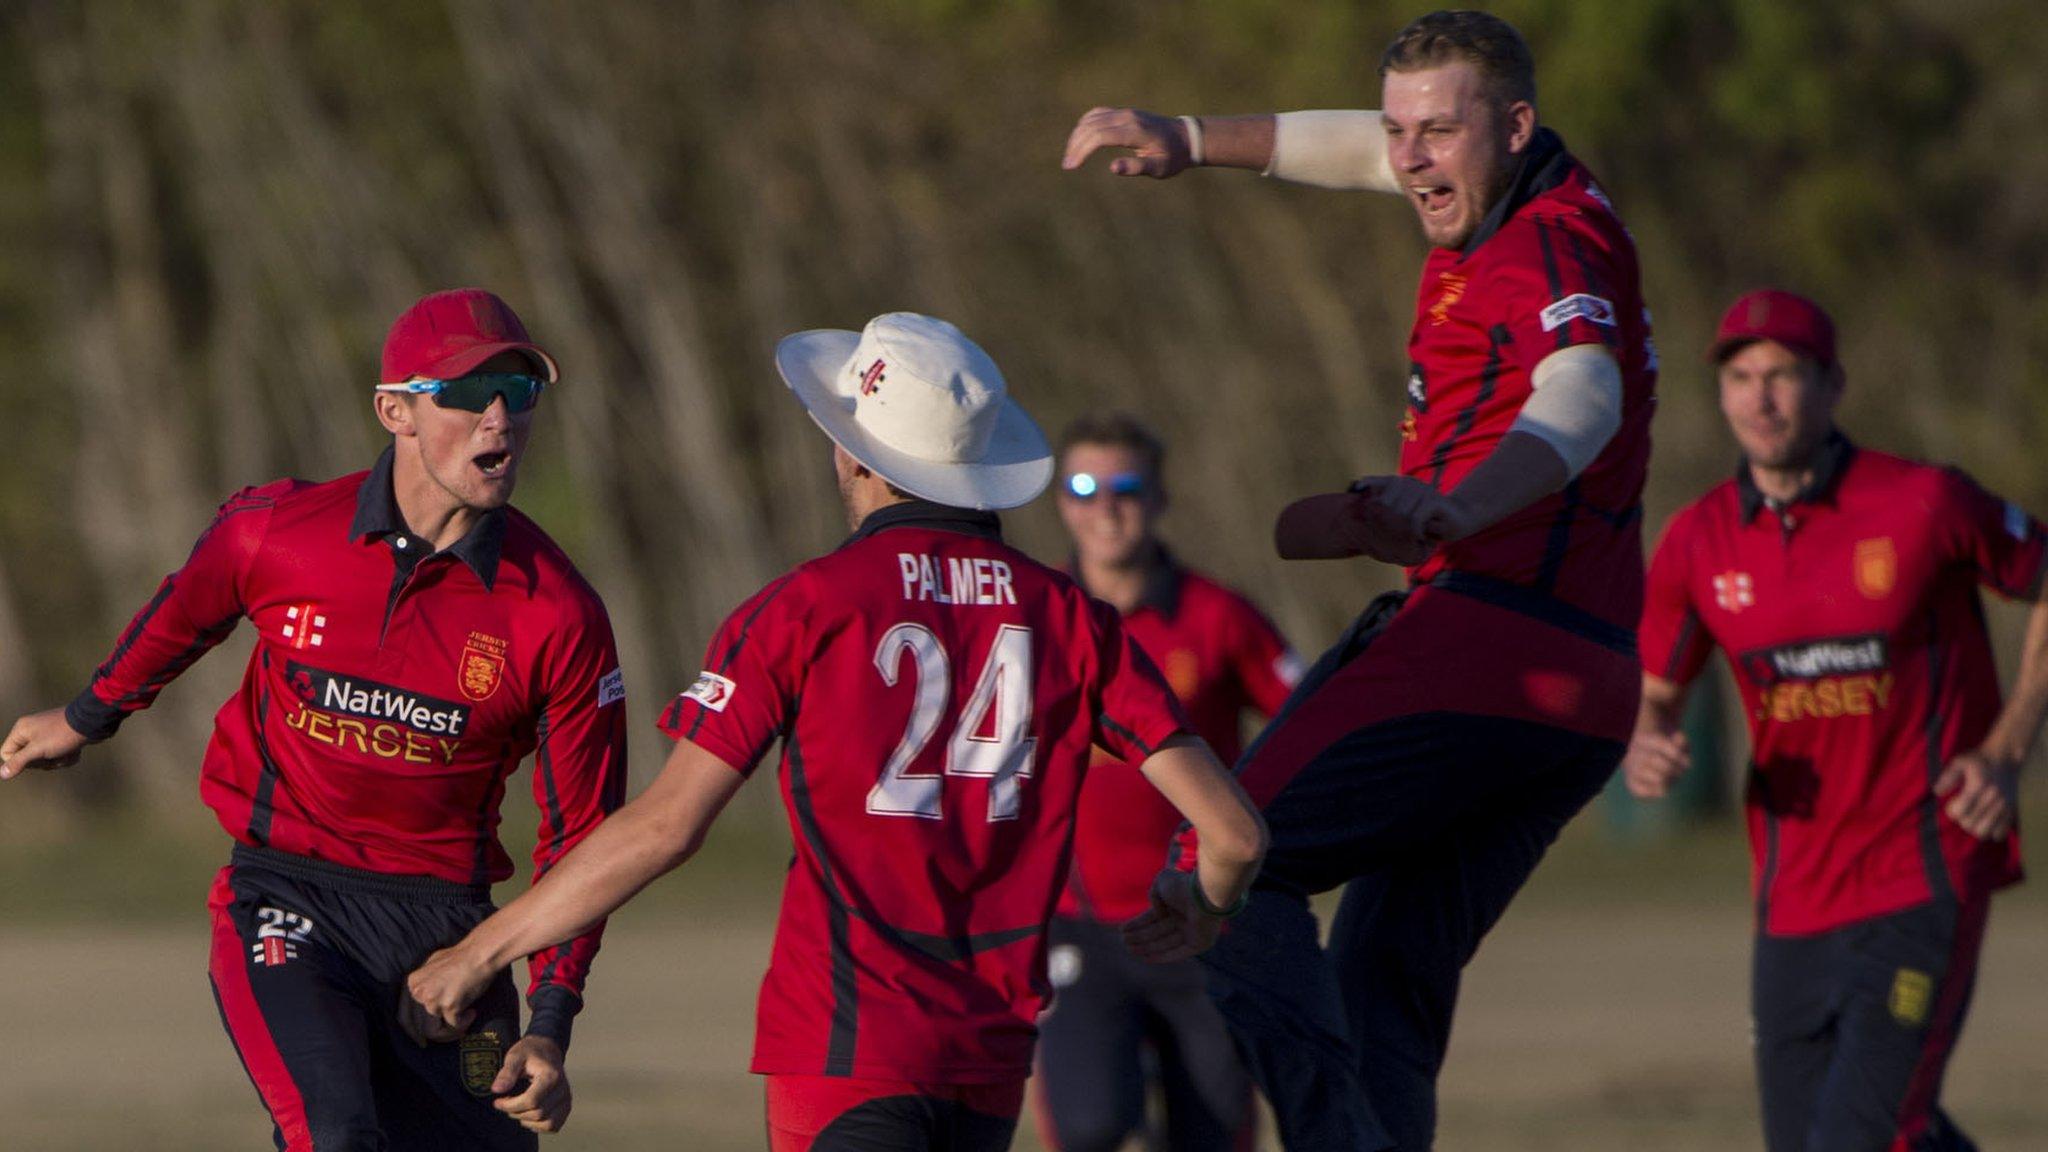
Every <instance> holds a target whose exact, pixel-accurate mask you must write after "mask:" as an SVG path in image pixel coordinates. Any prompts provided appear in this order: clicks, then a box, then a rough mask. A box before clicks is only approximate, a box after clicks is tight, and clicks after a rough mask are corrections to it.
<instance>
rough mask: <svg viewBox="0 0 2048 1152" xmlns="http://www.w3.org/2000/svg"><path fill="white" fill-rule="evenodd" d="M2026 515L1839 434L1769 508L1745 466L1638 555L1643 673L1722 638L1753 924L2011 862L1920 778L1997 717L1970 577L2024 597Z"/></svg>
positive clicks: (2009, 869)
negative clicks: (1742, 721)
mask: <svg viewBox="0 0 2048 1152" xmlns="http://www.w3.org/2000/svg"><path fill="white" fill-rule="evenodd" d="M2043 541H2044V535H2043V530H2042V527H2041V524H2040V523H2039V522H2038V521H2036V520H2035V519H2033V518H2032V517H2031V516H2028V515H2027V514H2026V513H2025V512H2024V511H2022V510H2021V509H2020V508H2019V507H2018V506H2017V505H2014V504H2011V503H2009V502H2006V501H2003V500H2000V499H1998V498H1997V497H1995V496H1992V495H1991V494H1989V493H1987V492H1985V491H1984V490H1983V489H1982V488H1979V487H1978V486H1977V485H1976V484H1975V483H1974V482H1972V481H1971V480H1970V478H1969V477H1968V476H1966V475H1964V474H1963V473H1961V472H1959V471H1957V470H1955V469H1952V468H1942V467H1937V466H1934V465H1929V464H1922V463H1917V462H1914V461H1910V460H1903V459H1900V458H1898V457H1896V456H1888V455H1885V454H1883V453H1879V452H1872V451H1868V450H1858V449H1856V448H1854V447H1852V446H1851V445H1850V444H1849V442H1848V441H1847V440H1845V439H1842V438H1841V437H1840V436H1839V435H1837V436H1836V437H1835V438H1833V439H1831V440H1830V441H1829V442H1828V444H1827V445H1826V447H1825V448H1824V450H1823V453H1822V460H1821V465H1820V467H1819V468H1818V470H1817V471H1816V474H1815V478H1814V481H1813V483H1812V484H1811V485H1810V486H1809V487H1808V489H1807V491H1805V492H1804V493H1802V494H1801V495H1800V496H1799V497H1798V498H1796V499H1794V500H1793V501H1791V502H1790V503H1789V504H1786V505H1783V506H1781V507H1773V506H1771V505H1770V504H1769V503H1768V502H1767V501H1766V500H1765V499H1764V496H1763V494H1762V493H1761V492H1759V491H1758V490H1757V488H1756V486H1755V484H1754V482H1753V481H1752V480H1751V479H1750V474H1749V470H1748V468H1747V467H1744V468H1743V469H1742V470H1741V471H1740V472H1739V473H1738V474H1737V476H1736V478H1735V479H1734V480H1731V481H1729V482H1727V483H1724V484H1722V485H1720V486H1719V487H1717V488H1715V489H1714V490H1713V491H1711V492H1709V493H1707V494H1706V495H1705V496H1704V497H1701V498H1700V499H1699V500H1698V501H1696V502H1694V503H1692V504H1690V505H1688V506H1686V507H1685V508H1684V509H1682V510H1681V511H1680V512H1679V513H1678V514H1677V515H1676V516H1675V517H1673V518H1672V521H1671V524H1670V526H1669V527H1668V528H1667V529H1666V530H1665V533H1664V538H1663V540H1662V541H1661V542H1660V543H1659V544H1658V545H1657V552H1656V556H1655V558H1654V559H1653V561H1652V563H1651V566H1650V583H1649V596H1648V602H1647V604H1646V605H1645V608H1644V612H1643V622H1642V635H1641V640H1642V654H1643V667H1644V668H1645V669H1646V670H1647V671H1648V672H1649V673H1650V674H1651V675H1655V676H1659V677H1662V678H1664V679H1666V680H1670V681H1673V682H1675V683H1680V684H1683V683H1686V682H1689V681H1690V680H1692V678H1693V677H1694V676H1696V675H1698V674H1699V672H1700V669H1701V667H1702V666H1703V665H1704V663H1705V662H1706V659H1707V656H1708V654H1709V653H1710V652H1711V651H1712V650H1713V648H1714V647H1716V646H1719V647H1720V648H1721V649H1722V650H1723V651H1725V652H1727V653H1728V656H1729V662H1730V665H1731V666H1732V668H1733V669H1734V672H1735V678H1736V682H1737V684H1738V685H1739V687H1740V691H1741V695H1742V700H1743V706H1744V707H1743V710H1744V712H1745V714H1746V715H1747V717H1748V720H1749V729H1750V737H1751V743H1752V745H1753V748H1752V752H1751V756H1752V760H1751V775H1750V786H1749V794H1748V795H1749V799H1748V808H1749V827H1750V837H1751V848H1752V854H1753V883H1754V887H1755V893H1756V899H1757V904H1758V924H1759V927H1760V929H1761V930H1762V931H1765V932H1768V933H1772V934H1782V935H1796V934H1802V933H1814V932H1824V931H1828V930H1830V929H1833V928H1837V927H1840V926H1842V925H1844V924H1849V923H1853V922H1855V921H1858V920H1863V919H1867V918H1870V917H1874V916H1882V915H1885V914H1888V913H1891V912H1896V911H1899V910H1901V909H1904V908H1909V907H1912V906H1914V905H1917V904H1921V903H1924V902H1926V901H1928V900H1930V899H1937V898H1952V897H1955V896H1958V895H1969V894H1973V893H1977V892H1982V891H1986V890H1988V889H1992V888H1997V887H2000V886H2003V885H2006V884H2010V883H2013V882H2014V881H2016V880H2018V879H2019V877H2020V857H2019V836H2018V833H2017V832H2015V833H2014V834H2012V835H2010V836H2008V837H2007V838H2006V839H2005V840H2003V841H1984V840H1979V839H1977V838H1975V837H1973V836H1971V835H1970V834H1969V833H1967V832H1965V831H1963V829H1962V828H1961V827H1959V826H1958V825H1956V824H1955V822H1954V821H1952V820H1950V819H1949V817H1948V815H1947V813H1946V812H1944V811H1943V803H1942V802H1941V800H1940V799H1939V798H1938V797H1936V796H1935V794H1934V791H1933V786H1934V781H1935V779H1936V778H1937V777H1938V776H1939V775H1940V773H1941V771H1942V769H1943V768H1944V767H1945V766H1946V765H1947V764H1948V762H1949V761H1950V760H1952V759H1953V758H1954V757H1955V756H1957V755H1958V754H1960V753H1963V752H1967V751H1970V750H1972V749H1975V748H1976V747H1977V746H1978V745H1979V744H1981V743H1982V742H1983V740H1984V738H1985V736H1986V734H1987V733H1988V732H1989V731H1990V729H1991V726H1992V724H1993V722H1994V721H1995V720H1996V719H1997V717H1998V712H1999V708H2000V698H1999V687H1998V674H1997V670H1996V668H1995V667H1994V665H1993V663H1992V655H1991V644H1990V640H1989V637H1988V636H1987V635H1986V632H1985V626H1984V616H1983V608H1982V605H1981V604H1980V603H1979V600H1978V593H1977V587H1978V585H1980V584H1981V585H1986V586H1989V587H1991V588H1993V589H1995V590H1997V591H1998V592H2000V593H2002V594H2004V595H2006V596H2027V595H2032V594H2033V593H2034V590H2035V589H2036V587H2037V586H2038V581H2039V579H2040V576H2041V571H2042V558H2043V547H2044V544H2043Z"/></svg>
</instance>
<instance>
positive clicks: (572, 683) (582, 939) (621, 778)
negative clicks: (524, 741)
mask: <svg viewBox="0 0 2048 1152" xmlns="http://www.w3.org/2000/svg"><path fill="white" fill-rule="evenodd" d="M584 596H585V597H586V599H584V600H582V602H581V603H580V604H579V616H580V618H578V619H577V620H576V621H575V622H574V623H573V624H571V625H569V626H568V627H567V628H565V629H564V635H563V638H562V639H563V644H562V647H561V649H560V651H559V652H558V653H557V654H555V655H554V656H553V657H552V659H551V660H550V665H551V666H550V668H549V673H548V679H549V684H548V688H547V701H546V705H545V707H544V709H543V711H542V712H541V716H540V720H539V722H538V724H537V725H536V729H537V730H536V735H535V748H534V754H533V756H534V758H533V800H534V803H535V804H536V805H538V806H539V808H540V829H539V834H538V836H537V837H536V839H535V842H534V846H533V877H534V880H535V881H536V882H537V881H539V879H540V878H541V877H542V876H545V875H547V873H548V870H549V869H550V868H553V867H554V866H555V863H556V862H557V861H559V860H560V859H561V858H562V857H563V856H566V855H568V853H569V851H570V849H572V848H574V847H575V846H576V845H577V844H578V843H580V842H581V841H582V839H583V838H584V837H585V836H587V835H589V834H590V831H591V830H592V829H593V828H596V827H597V826H598V824H599V823H601V822H602V821H603V820H604V818H605V817H606V816H609V815H610V814H611V813H612V812H614V811H616V810H617V809H618V807H619V805H620V804H621V803H622V802H623V801H624V800H625V796H626V686H625V679H624V676H623V674H622V673H621V671H620V669H619V652H618V647H617V645H616V644H615V643H614V641H613V637H612V626H611V621H610V619H609V618H607V616H606V615H605V611H604V605H603V604H602V603H600V602H599V601H598V599H597V594H596V593H595V592H589V591H587V590H585V592H584ZM603 937H604V922H603V921H599V922H598V923H596V924H594V925H592V926H591V927H590V929H589V930H588V931H586V932H584V933H583V934H582V935H580V936H578V937H576V938H575V939H574V940H571V941H569V942H567V943H565V944H557V945H554V946H552V947H549V948H543V949H542V950H540V951H539V952H536V953H534V954H533V955H532V956H531V957H529V958H528V959H527V971H528V975H529V979H528V986H527V994H526V995H527V1004H528V1005H529V1007H531V1008H532V1010H533V1014H532V1019H531V1020H530V1021H529V1022H528V1025H527V1031H528V1032H533V1033H538V1034H540V1035H543V1036H550V1037H552V1038H553V1039H555V1040H556V1041H557V1042H558V1043H560V1044H561V1045H562V1046H563V1047H564V1048H566V1047H568V1043H569V1024H570V1021H571V1020H572V1019H573V1018H574V1017H575V1015H576V1013H577V1011H578V1010H580V1009H581V1008H582V1006H583V982H584V979H585V978H586V977H587V976H588V975H589V972H590V965H591V961H592V960H594V959H596V957H597V949H598V945H599V943H600V942H601V941H602V940H603Z"/></svg>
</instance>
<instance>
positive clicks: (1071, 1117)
mask: <svg viewBox="0 0 2048 1152" xmlns="http://www.w3.org/2000/svg"><path fill="white" fill-rule="evenodd" d="M1049 932H1050V936H1051V943H1052V952H1053V957H1052V959H1053V963H1052V971H1053V979H1054V982H1055V985H1056V986H1057V988H1058V993H1057V994H1056V995H1055V996H1054V998H1053V1004H1052V1010H1051V1011H1050V1012H1048V1013H1046V1015H1045V1017H1044V1018H1043V1019H1042V1020H1041V1021H1040V1022H1039V1025H1038V1084H1039V1091H1040V1094H1041V1095H1040V1101H1041V1104H1042V1108H1041V1114H1042V1116H1043V1119H1044V1123H1042V1124H1041V1127H1043V1128H1044V1129H1045V1132H1044V1136H1045V1138H1046V1142H1047V1143H1048V1144H1049V1145H1051V1146H1052V1147H1054V1148H1057V1149H1060V1152H1097V1150H1101V1152H1114V1150H1115V1149H1117V1148H1119V1147H1121V1146H1122V1145H1123V1142H1124V1137H1126V1136H1129V1135H1130V1134H1131V1133H1132V1132H1133V1131H1134V1130H1136V1129H1137V1128H1138V1126H1139V1125H1140V1124H1142V1123H1143V1122H1144V1119H1145V1081H1144V1075H1143V1073H1142V1071H1141V1070H1140V1068H1139V1065H1138V1048H1139V1045H1140V1044H1142V1043H1143V1041H1144V1036H1143V1029H1142V1026H1141V1025H1142V1021H1141V1018H1140V1006H1139V1004H1138V1003H1137V1001H1136V998H1135V996H1134V994H1133V990H1132V989H1131V988H1129V987H1128V986H1127V985H1126V983H1125V981H1124V980H1123V979H1121V976H1120V972H1119V969H1120V968H1122V967H1123V966H1124V965H1123V961H1124V957H1123V956H1121V955H1119V954H1117V953H1118V952H1121V950H1122V948H1123V942H1122V940H1121V938H1120V937H1118V936H1117V934H1116V931H1115V929H1112V928H1109V927H1107V926H1104V925H1100V924H1093V923H1088V922H1083V921H1074V920H1055V921H1053V923H1052V926H1051V928H1050V929H1049ZM1110 949H1116V950H1117V951H1116V952H1112V951H1110Z"/></svg>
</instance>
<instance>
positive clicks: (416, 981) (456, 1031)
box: [398, 944, 497, 1044]
mask: <svg viewBox="0 0 2048 1152" xmlns="http://www.w3.org/2000/svg"><path fill="white" fill-rule="evenodd" d="M496 974H497V972H496V970H495V969H493V968H491V967H490V966H488V965H484V964H478V963H477V962H476V961H475V960H474V959H472V958H471V956H470V954H469V952H468V950H467V949H465V948H463V946H462V945H460V944H458V945H456V946H455V947H453V948H443V949H441V950H440V951H438V952H436V953H434V954H433V955H431V956H429V957H427V959H426V962H425V963H423V964H421V965H420V966H419V967H418V968H415V969H413V972H412V975H410V976H407V977H406V978H405V992H404V993H401V994H400V995H399V998H398V1017H399V1023H400V1024H402V1025H404V1027H405V1030H406V1033H407V1034H408V1035H410V1036H411V1037H412V1038H413V1039H414V1040H415V1041H418V1042H420V1043H423V1044H424V1043H430V1042H440V1041H448V1040H454V1039H457V1038H459V1037H460V1036H461V1035H462V1033H463V1030H464V1029H466V1028H468V1027H469V1025H470V1021H472V1020H474V1019H476V1009H474V1008H471V1007H470V1005H471V1004H473V1003H475V1002H476V998H477V997H479V996H481V995H483V994H484V988H485V987H486V986H488V985H489V984H490V982H491V978H492V977H493V976H495V975H496Z"/></svg>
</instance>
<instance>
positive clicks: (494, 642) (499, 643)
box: [455, 632, 506, 702]
mask: <svg viewBox="0 0 2048 1152" xmlns="http://www.w3.org/2000/svg"><path fill="white" fill-rule="evenodd" d="M505 648H506V643H505V641H503V640H501V639H499V638H498V637H496V636H486V635H484V634H483V633H481V632H471V633H470V634H469V639H468V640H466V641H464V642H463V645H462V662H461V663H460V664H459V665H458V666H457V667H456V670H455V678H456V682H457V683H458V684H459V685H460V687H461V688H462V694H463V695H464V696H466V697H468V698H469V699H471V700H475V701H478V702H482V701H484V700H488V699H490V698H491V695H492V693H495V692H496V691H497V690H498V682H499V681H500V680H503V679H504V678H505Z"/></svg>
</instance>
